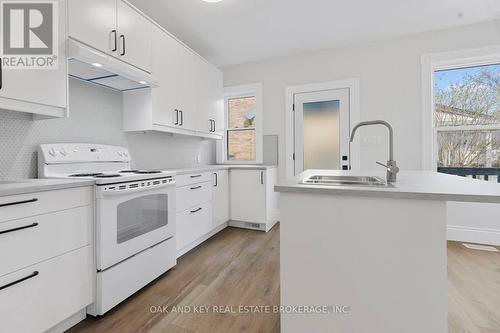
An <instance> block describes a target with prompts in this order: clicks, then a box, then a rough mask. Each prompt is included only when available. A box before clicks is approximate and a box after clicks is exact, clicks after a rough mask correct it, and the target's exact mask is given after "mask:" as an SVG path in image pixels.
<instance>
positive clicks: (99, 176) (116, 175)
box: [94, 174, 121, 178]
mask: <svg viewBox="0 0 500 333" xmlns="http://www.w3.org/2000/svg"><path fill="white" fill-rule="evenodd" d="M116 177H121V175H118V174H108V175H103V174H101V175H97V176H94V178H116Z"/></svg>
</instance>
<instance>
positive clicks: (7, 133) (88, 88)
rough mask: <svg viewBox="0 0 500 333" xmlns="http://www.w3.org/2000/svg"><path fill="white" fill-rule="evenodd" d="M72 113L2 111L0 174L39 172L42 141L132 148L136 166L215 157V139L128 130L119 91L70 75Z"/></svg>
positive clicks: (186, 164) (20, 175)
mask: <svg viewBox="0 0 500 333" xmlns="http://www.w3.org/2000/svg"><path fill="white" fill-rule="evenodd" d="M69 89H70V94H69V105H70V108H69V115H70V116H69V118H61V119H44V120H33V117H32V115H30V114H27V113H22V112H13V111H5V110H0V179H6V178H16V179H19V178H33V177H36V175H37V158H36V149H37V146H38V145H39V144H42V143H59V142H89V143H101V144H110V145H118V146H124V147H128V148H129V150H130V152H131V154H132V157H133V159H134V164H135V167H138V168H174V167H190V166H195V165H196V164H197V156H198V155H200V156H201V164H210V163H214V162H215V143H214V142H213V141H208V140H201V139H199V138H193V137H183V136H172V135H170V134H166V133H124V132H123V131H122V98H121V93H120V92H116V91H113V90H110V89H106V88H102V87H99V86H95V85H92V84H89V83H85V82H82V81H79V80H76V79H70V87H69Z"/></svg>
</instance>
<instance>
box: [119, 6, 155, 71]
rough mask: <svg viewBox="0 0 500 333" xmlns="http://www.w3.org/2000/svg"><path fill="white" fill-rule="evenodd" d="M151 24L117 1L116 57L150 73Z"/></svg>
mask: <svg viewBox="0 0 500 333" xmlns="http://www.w3.org/2000/svg"><path fill="white" fill-rule="evenodd" d="M151 28H152V23H151V22H150V21H149V20H148V19H147V18H146V17H144V16H143V15H142V14H140V13H139V12H137V11H136V10H135V9H134V8H132V7H131V6H130V5H129V4H127V3H125V2H123V1H118V34H119V35H118V55H119V56H120V58H121V59H122V60H124V61H126V62H128V63H129V64H131V65H134V66H136V67H139V68H141V69H143V70H145V71H146V72H150V73H151Z"/></svg>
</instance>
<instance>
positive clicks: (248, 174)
mask: <svg viewBox="0 0 500 333" xmlns="http://www.w3.org/2000/svg"><path fill="white" fill-rule="evenodd" d="M265 180H266V177H265V171H261V170H231V172H230V181H229V184H230V188H231V191H230V192H231V200H230V202H231V220H235V221H244V222H253V223H266V184H265Z"/></svg>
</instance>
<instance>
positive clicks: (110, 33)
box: [68, 0, 153, 73]
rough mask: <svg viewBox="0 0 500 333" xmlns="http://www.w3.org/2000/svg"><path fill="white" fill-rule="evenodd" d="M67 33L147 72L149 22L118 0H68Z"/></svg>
mask: <svg viewBox="0 0 500 333" xmlns="http://www.w3.org/2000/svg"><path fill="white" fill-rule="evenodd" d="M68 22H69V36H70V37H71V38H73V39H75V40H77V41H79V42H82V43H84V44H87V45H89V46H91V47H93V48H95V49H97V50H98V51H101V52H104V53H106V54H109V55H111V56H113V57H115V58H118V59H120V60H122V61H124V62H127V63H129V64H130V65H133V66H135V67H137V68H139V69H142V70H144V71H146V72H148V73H151V45H152V41H151V29H152V26H153V23H152V22H151V21H150V20H149V19H148V18H147V17H146V16H144V15H143V14H142V13H141V12H140V11H138V10H137V9H136V8H135V7H133V6H132V5H131V4H129V3H128V2H126V1H122V0H69V15H68Z"/></svg>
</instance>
